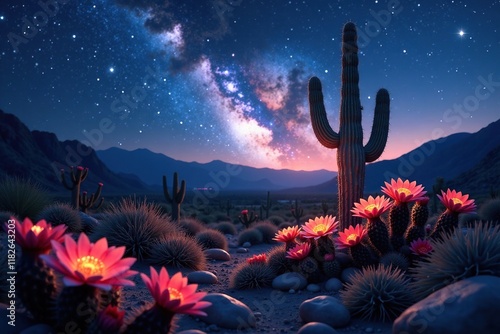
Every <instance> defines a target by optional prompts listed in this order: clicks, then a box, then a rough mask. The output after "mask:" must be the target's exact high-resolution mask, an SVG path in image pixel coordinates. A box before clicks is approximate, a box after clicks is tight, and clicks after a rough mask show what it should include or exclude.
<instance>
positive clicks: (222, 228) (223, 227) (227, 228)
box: [213, 222, 238, 235]
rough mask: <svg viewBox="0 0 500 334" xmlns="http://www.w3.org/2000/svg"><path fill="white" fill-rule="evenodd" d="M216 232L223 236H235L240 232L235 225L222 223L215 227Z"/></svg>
mask: <svg viewBox="0 0 500 334" xmlns="http://www.w3.org/2000/svg"><path fill="white" fill-rule="evenodd" d="M213 228H214V229H215V230H217V231H219V232H221V233H223V234H232V235H235V234H236V233H237V232H238V231H237V230H236V227H235V226H234V225H233V223H230V222H220V223H217V224H215V225H214V227H213Z"/></svg>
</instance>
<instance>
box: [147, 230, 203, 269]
mask: <svg viewBox="0 0 500 334" xmlns="http://www.w3.org/2000/svg"><path fill="white" fill-rule="evenodd" d="M148 262H150V263H151V264H155V265H160V266H171V267H175V268H189V269H193V270H205V269H206V259H205V255H204V254H203V250H202V248H201V246H200V245H199V244H198V243H197V242H196V241H195V240H194V239H193V238H192V237H189V236H186V235H183V234H180V233H178V234H173V235H171V234H170V235H168V236H167V237H164V238H162V239H160V240H158V241H157V242H156V243H155V244H154V245H153V247H152V249H151V256H150V258H149V260H148Z"/></svg>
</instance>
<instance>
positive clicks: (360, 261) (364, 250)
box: [335, 225, 374, 268]
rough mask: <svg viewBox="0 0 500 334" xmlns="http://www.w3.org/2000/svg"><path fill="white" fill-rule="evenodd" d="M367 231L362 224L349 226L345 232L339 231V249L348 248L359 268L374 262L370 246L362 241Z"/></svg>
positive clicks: (337, 242) (337, 241) (355, 264)
mask: <svg viewBox="0 0 500 334" xmlns="http://www.w3.org/2000/svg"><path fill="white" fill-rule="evenodd" d="M366 233H367V231H366V229H365V228H363V227H362V226H361V225H356V227H353V226H349V228H346V229H344V232H339V236H338V238H337V240H336V241H335V242H336V244H337V248H338V249H339V250H340V249H345V248H347V252H348V254H349V256H350V257H351V258H352V260H353V264H354V266H356V267H358V268H361V267H365V266H369V265H370V264H373V262H374V261H373V259H372V256H371V254H370V251H369V249H368V247H366V246H365V245H364V244H363V243H362V240H363V239H364V238H365V236H366Z"/></svg>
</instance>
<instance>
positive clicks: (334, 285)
mask: <svg viewBox="0 0 500 334" xmlns="http://www.w3.org/2000/svg"><path fill="white" fill-rule="evenodd" d="M342 286H343V284H342V282H341V281H340V280H339V279H338V278H330V279H329V280H328V281H326V283H325V289H326V291H339V290H340V289H342Z"/></svg>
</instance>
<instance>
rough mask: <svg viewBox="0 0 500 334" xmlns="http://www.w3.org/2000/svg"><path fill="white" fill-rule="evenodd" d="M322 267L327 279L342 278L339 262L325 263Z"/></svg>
mask: <svg viewBox="0 0 500 334" xmlns="http://www.w3.org/2000/svg"><path fill="white" fill-rule="evenodd" d="M321 266H322V270H323V273H325V275H326V277H328V278H332V277H336V278H339V277H340V273H341V272H342V267H341V266H340V263H339V261H337V260H333V261H323V262H322V264H321Z"/></svg>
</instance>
